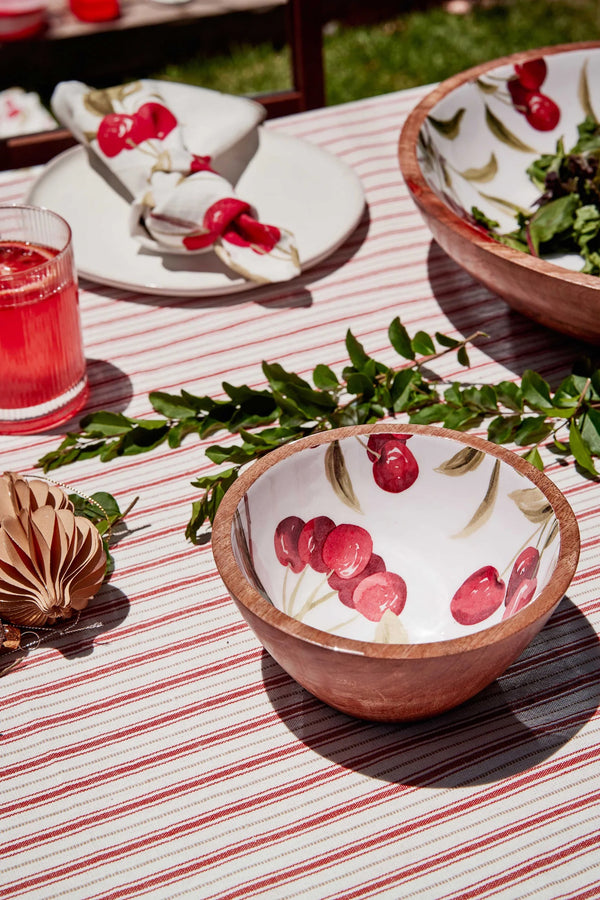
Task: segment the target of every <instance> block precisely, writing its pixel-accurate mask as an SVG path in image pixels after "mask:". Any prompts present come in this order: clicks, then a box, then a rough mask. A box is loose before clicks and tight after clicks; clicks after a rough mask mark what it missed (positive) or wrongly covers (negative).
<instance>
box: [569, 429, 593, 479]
mask: <svg viewBox="0 0 600 900" xmlns="http://www.w3.org/2000/svg"><path fill="white" fill-rule="evenodd" d="M569 447H570V448H571V453H572V454H573V456H574V457H575V460H576V462H577V464H578V465H579V466H580V467H581V468H582V469H583V470H584V471H585V472H589V474H590V475H594V476H597V475H598V472H597V471H596V466H595V465H594V460H593V459H592V454H591V452H590V448H589V446H588V445H587V442H586V441H585V440H584V438H583V437H582V435H581V432H580V431H579V428H578V427H577V425H576V424H575V422H571V427H570V428H569Z"/></svg>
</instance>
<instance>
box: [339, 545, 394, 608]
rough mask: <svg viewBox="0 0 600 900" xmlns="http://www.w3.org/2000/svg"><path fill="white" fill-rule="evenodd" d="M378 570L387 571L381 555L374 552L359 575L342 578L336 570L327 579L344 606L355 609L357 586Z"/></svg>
mask: <svg viewBox="0 0 600 900" xmlns="http://www.w3.org/2000/svg"><path fill="white" fill-rule="evenodd" d="M378 572H385V563H384V561H383V559H382V558H381V556H378V555H377V554H376V553H373V554H372V555H371V559H370V560H369V562H368V563H367V565H366V566H365V567H364V569H363V570H362V572H361V573H360V574H359V575H355V576H354V578H341V577H340V576H339V575H337V574H336V573H335V572H332V574H331V575H330V576H329V578H328V579H327V583H328V584H329V587H330V588H333V590H334V591H337V592H338V596H339V598H340V601H341V602H342V603H343V604H344V606H349V607H350V608H352V609H353V608H354V599H353V597H354V590H355V588H356V587H358V585H359V584H360V582H361V581H362V580H363V578H367V577H368V576H369V575H376V574H377V573H378Z"/></svg>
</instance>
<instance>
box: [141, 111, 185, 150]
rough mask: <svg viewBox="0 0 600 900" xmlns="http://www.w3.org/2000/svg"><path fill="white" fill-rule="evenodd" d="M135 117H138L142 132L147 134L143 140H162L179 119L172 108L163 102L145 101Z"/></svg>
mask: <svg viewBox="0 0 600 900" xmlns="http://www.w3.org/2000/svg"><path fill="white" fill-rule="evenodd" d="M134 117H135V118H136V119H137V123H138V127H139V129H140V133H143V134H145V135H146V136H145V137H144V138H143V140H148V139H149V138H157V139H158V140H159V141H162V140H164V139H165V138H166V136H167V135H168V134H170V133H171V132H172V131H173V129H174V128H175V127H176V125H177V119H176V118H175V116H174V115H173V113H172V112H171V110H170V109H167V107H166V106H163V105H162V103H144V104H142V106H140V108H139V109H138V111H137V112H136V113H135V116H134ZM139 143H141V141H140V142H139Z"/></svg>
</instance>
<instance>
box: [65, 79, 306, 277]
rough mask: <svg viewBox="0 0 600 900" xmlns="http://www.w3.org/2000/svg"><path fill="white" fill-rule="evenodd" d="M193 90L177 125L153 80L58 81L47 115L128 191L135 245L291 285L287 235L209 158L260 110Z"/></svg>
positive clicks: (292, 257)
mask: <svg viewBox="0 0 600 900" xmlns="http://www.w3.org/2000/svg"><path fill="white" fill-rule="evenodd" d="M196 90H197V92H198V93H197V94H195V96H196V97H197V102H195V103H194V104H190V105H189V109H188V110H186V121H185V123H184V122H182V121H178V119H177V117H176V116H175V114H174V113H173V111H172V110H171V109H169V107H168V105H167V103H166V102H165V100H164V98H163V97H162V96H161V93H160V82H155V81H152V80H141V81H137V82H132V83H130V84H125V85H120V86H118V87H113V88H107V89H103V90H95V89H93V88H90V87H88V86H87V85H85V84H83V83H82V82H79V81H65V82H61V83H60V84H59V85H57V87H56V88H55V90H54V93H53V96H52V100H51V107H52V111H53V113H54V115H55V116H56V118H57V119H58V120H59V121H60V122H61V123H62V124H63V125H64V126H65V127H67V128H68V129H69V130H70V131H71V132H72V134H73V135H74V136H75V137H76V138H77V140H78V141H80V142H81V143H82V144H84V145H85V146H87V147H89V149H90V150H91V151H92V152H93V153H94V154H95V155H96V157H97V158H99V159H100V160H101V161H102V163H103V164H104V165H105V166H106V168H107V170H108V172H109V173H111V174H112V176H114V177H115V178H116V179H117V181H118V182H119V184H120V186H122V187H124V188H125V189H126V190H127V192H128V194H129V197H130V200H131V216H130V223H129V224H130V231H131V233H132V235H134V237H135V238H136V239H137V240H138V241H139V242H140V244H141V245H143V246H144V247H146V248H147V249H151V250H155V251H159V252H163V253H164V252H167V253H181V254H188V253H199V252H214V253H215V254H217V256H218V257H219V258H220V259H221V260H222V262H223V263H224V264H225V265H226V266H228V267H229V268H230V269H232V270H233V271H234V272H237V273H239V274H241V275H243V276H244V277H245V278H248V279H249V280H251V281H255V282H276V281H287V280H289V279H290V278H294V277H295V276H296V275H298V274H299V273H300V262H299V258H298V250H297V248H296V243H295V238H294V235H293V234H291V233H290V232H289V231H287V230H286V229H285V228H282V227H279V226H277V225H275V224H265V223H263V222H260V221H259V220H258V219H257V218H256V215H255V211H254V210H253V209H252V208H251V206H250V205H249V203H247V202H246V201H245V200H244V199H243V197H238V196H237V194H236V192H235V188H234V187H233V185H232V183H231V182H230V181H229V180H228V179H227V178H226V177H224V175H222V174H219V173H218V172H217V171H215V169H214V168H213V159H214V157H215V156H218V155H219V154H223V153H224V152H226V151H227V150H228V149H230V148H232V147H234V146H235V145H237V144H238V143H239V142H240V140H241V139H242V138H243V137H244V135H246V134H248V133H249V132H250V131H251V130H252V129H255V128H256V127H257V125H258V123H259V122H260V120H261V119H262V118H263V117H264V110H263V108H262V107H260V106H259V105H258V104H257V103H254V102H253V101H250V100H245V99H244V98H239V97H236V98H232V97H227V96H226V95H222V94H219V93H218V92H216V91H209V90H206V89H203V88H198V89H196ZM231 101H235V102H234V103H233V104H231V106H228V104H230V103H231ZM220 107H222V109H221V110H220Z"/></svg>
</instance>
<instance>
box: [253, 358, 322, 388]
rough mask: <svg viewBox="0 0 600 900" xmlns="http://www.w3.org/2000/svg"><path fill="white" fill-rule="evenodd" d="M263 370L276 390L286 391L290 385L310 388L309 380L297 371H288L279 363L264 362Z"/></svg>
mask: <svg viewBox="0 0 600 900" xmlns="http://www.w3.org/2000/svg"><path fill="white" fill-rule="evenodd" d="M262 370H263V373H264V375H265V378H266V379H267V381H268V382H269V384H270V385H271V387H272V388H273V390H274V391H280V392H285V391H286V389H288V388H289V387H290V386H297V387H305V388H308V389H309V390H310V385H309V383H308V381H305V380H304V379H303V378H300V376H299V375H296V373H295V372H286V370H285V369H284V368H283V366H281V365H280V364H279V363H267V362H263V364H262Z"/></svg>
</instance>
